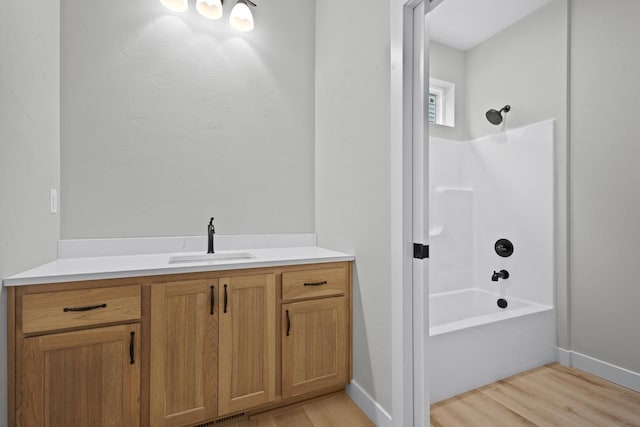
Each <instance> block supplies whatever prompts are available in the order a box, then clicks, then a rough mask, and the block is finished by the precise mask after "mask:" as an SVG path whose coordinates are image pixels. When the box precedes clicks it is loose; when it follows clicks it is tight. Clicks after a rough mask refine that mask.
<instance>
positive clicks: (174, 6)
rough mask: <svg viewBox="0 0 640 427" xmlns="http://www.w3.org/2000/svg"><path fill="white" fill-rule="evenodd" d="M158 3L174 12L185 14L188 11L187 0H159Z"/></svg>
mask: <svg viewBox="0 0 640 427" xmlns="http://www.w3.org/2000/svg"><path fill="white" fill-rule="evenodd" d="M160 3H162V5H163V6H164V7H166V8H167V9H169V10H172V11H174V12H186V11H187V9H189V1H188V0H160Z"/></svg>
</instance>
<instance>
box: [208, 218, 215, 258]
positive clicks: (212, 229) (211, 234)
mask: <svg viewBox="0 0 640 427" xmlns="http://www.w3.org/2000/svg"><path fill="white" fill-rule="evenodd" d="M214 219H215V218H213V217H211V221H209V227H207V234H208V235H209V245H208V247H207V253H208V254H213V253H215V251H214V250H213V237H214V235H215V234H216V228H215V227H214V226H213V220H214Z"/></svg>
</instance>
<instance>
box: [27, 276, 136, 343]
mask: <svg viewBox="0 0 640 427" xmlns="http://www.w3.org/2000/svg"><path fill="white" fill-rule="evenodd" d="M138 319H140V286H139V285H135V286H119V287H111V288H93V289H78V290H73V291H62V292H46V293H41V294H27V295H24V296H23V297H22V333H23V334H31V333H36V332H45V331H53V330H57V329H67V328H76V327H82V326H92V325H100V324H103V323H112V322H124V321H128V320H132V321H133V320H138Z"/></svg>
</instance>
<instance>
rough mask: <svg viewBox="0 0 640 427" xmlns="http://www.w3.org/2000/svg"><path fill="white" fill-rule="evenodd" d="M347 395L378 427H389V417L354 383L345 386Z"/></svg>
mask: <svg viewBox="0 0 640 427" xmlns="http://www.w3.org/2000/svg"><path fill="white" fill-rule="evenodd" d="M346 391H347V394H348V395H349V397H350V398H351V400H353V401H354V402H355V404H356V405H358V406H359V407H360V409H362V412H364V413H365V414H367V416H368V417H369V418H370V419H371V421H373V423H374V424H375V425H376V426H378V427H391V415H389V413H388V412H387V411H385V410H384V408H383V407H382V406H380V404H379V403H378V402H376V401H375V400H373V398H372V397H371V396H369V394H368V393H367V392H366V391H364V389H363V388H362V387H361V386H360V384H358V383H357V382H355V381H351V384H349V385H347V388H346Z"/></svg>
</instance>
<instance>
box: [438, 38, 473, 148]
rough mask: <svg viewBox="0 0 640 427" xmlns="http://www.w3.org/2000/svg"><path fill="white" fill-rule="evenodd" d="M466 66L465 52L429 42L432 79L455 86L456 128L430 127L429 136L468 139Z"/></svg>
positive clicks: (459, 139)
mask: <svg viewBox="0 0 640 427" xmlns="http://www.w3.org/2000/svg"><path fill="white" fill-rule="evenodd" d="M465 72H466V66H465V52H462V51H461V50H458V49H454V48H452V47H449V46H446V45H443V44H441V43H438V42H435V41H433V40H432V41H430V42H429V74H430V77H432V78H436V79H440V80H444V81H447V82H451V83H453V84H455V91H456V92H455V93H456V96H455V126H453V127H450V126H443V125H434V124H430V125H429V135H430V136H432V137H435V138H447V139H454V140H458V141H464V140H465V139H467V130H466V122H467V121H466V117H465V114H466V111H465V110H466V99H465V85H466V81H465V80H466V73H465Z"/></svg>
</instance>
